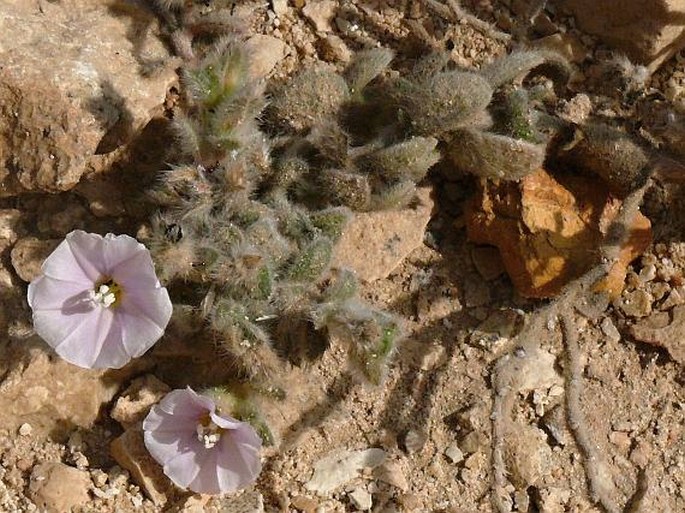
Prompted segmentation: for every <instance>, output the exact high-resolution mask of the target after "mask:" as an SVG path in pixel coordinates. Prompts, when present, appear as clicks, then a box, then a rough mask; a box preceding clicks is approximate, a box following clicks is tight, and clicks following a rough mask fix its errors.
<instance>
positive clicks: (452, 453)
mask: <svg viewBox="0 0 685 513" xmlns="http://www.w3.org/2000/svg"><path fill="white" fill-rule="evenodd" d="M445 456H447V459H448V460H449V462H450V463H452V464H455V465H456V464H457V463H461V462H462V461H464V453H463V452H461V449H460V448H459V446H458V445H457V444H456V443H454V442H453V443H451V444H450V445H449V446H447V449H445Z"/></svg>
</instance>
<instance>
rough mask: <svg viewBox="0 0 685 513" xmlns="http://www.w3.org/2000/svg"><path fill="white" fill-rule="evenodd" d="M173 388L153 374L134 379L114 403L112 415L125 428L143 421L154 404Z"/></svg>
mask: <svg viewBox="0 0 685 513" xmlns="http://www.w3.org/2000/svg"><path fill="white" fill-rule="evenodd" d="M170 390H171V389H170V388H169V387H168V386H167V385H166V384H165V383H162V382H161V381H160V380H158V379H157V378H156V377H154V376H153V375H152V374H148V375H146V376H142V377H140V378H136V379H134V380H133V382H132V383H131V385H130V386H129V387H128V388H127V389H126V390H124V392H123V393H122V394H121V396H120V397H119V398H118V399H117V401H116V403H114V407H113V408H112V412H111V414H110V417H112V418H113V419H114V420H116V421H117V422H119V423H120V424H121V425H122V426H123V427H124V428H125V429H127V428H129V427H132V426H133V425H135V424H136V423H138V422H142V420H143V419H144V418H145V416H146V415H147V414H148V412H149V411H150V408H151V407H152V405H154V404H156V403H158V402H159V401H160V400H161V399H162V398H163V397H164V396H165V395H166V394H167V393H168V392H169V391H170Z"/></svg>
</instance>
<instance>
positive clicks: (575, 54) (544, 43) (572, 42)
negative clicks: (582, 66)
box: [532, 32, 588, 63]
mask: <svg viewBox="0 0 685 513" xmlns="http://www.w3.org/2000/svg"><path fill="white" fill-rule="evenodd" d="M532 45H533V46H534V47H536V48H544V49H547V50H553V51H555V52H557V53H559V54H561V55H563V56H564V57H565V58H566V59H568V60H569V61H570V62H575V63H580V62H582V61H583V60H584V59H585V57H587V55H588V52H587V50H586V49H585V47H584V46H583V43H581V42H580V40H579V39H578V38H577V37H576V36H575V35H573V34H571V33H568V32H566V33H564V34H561V33H557V34H551V35H549V36H545V37H542V38H540V39H536V40H535V41H533V43H532Z"/></svg>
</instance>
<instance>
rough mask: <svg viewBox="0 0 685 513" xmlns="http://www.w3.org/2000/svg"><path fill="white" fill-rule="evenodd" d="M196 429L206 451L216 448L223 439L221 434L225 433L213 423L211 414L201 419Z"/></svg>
mask: <svg viewBox="0 0 685 513" xmlns="http://www.w3.org/2000/svg"><path fill="white" fill-rule="evenodd" d="M195 429H196V431H197V439H198V440H199V441H200V442H202V445H204V446H205V449H211V448H212V447H214V446H215V445H216V444H217V443H218V442H219V440H220V439H221V433H222V432H223V431H224V430H223V429H222V428H220V427H219V426H217V425H216V424H215V423H214V421H212V419H211V418H210V416H209V414H207V415H205V416H204V417H202V418H201V419H200V421H199V422H198V423H197V427H196V428H195Z"/></svg>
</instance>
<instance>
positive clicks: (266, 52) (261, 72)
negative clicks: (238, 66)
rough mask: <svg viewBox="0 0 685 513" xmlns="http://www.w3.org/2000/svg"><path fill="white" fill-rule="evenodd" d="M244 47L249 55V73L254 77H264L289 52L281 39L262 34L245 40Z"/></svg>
mask: <svg viewBox="0 0 685 513" xmlns="http://www.w3.org/2000/svg"><path fill="white" fill-rule="evenodd" d="M245 49H246V51H247V53H248V55H249V56H250V62H249V73H250V76H251V77H252V78H254V79H260V78H266V77H267V76H268V75H269V73H271V71H273V69H274V67H276V64H278V63H279V62H281V61H282V60H283V59H284V58H285V56H286V55H288V53H290V51H289V48H288V45H286V44H285V43H284V42H283V41H282V40H280V39H278V38H276V37H273V36H266V35H263V34H256V35H254V36H252V37H251V38H249V39H248V40H247V41H245Z"/></svg>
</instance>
